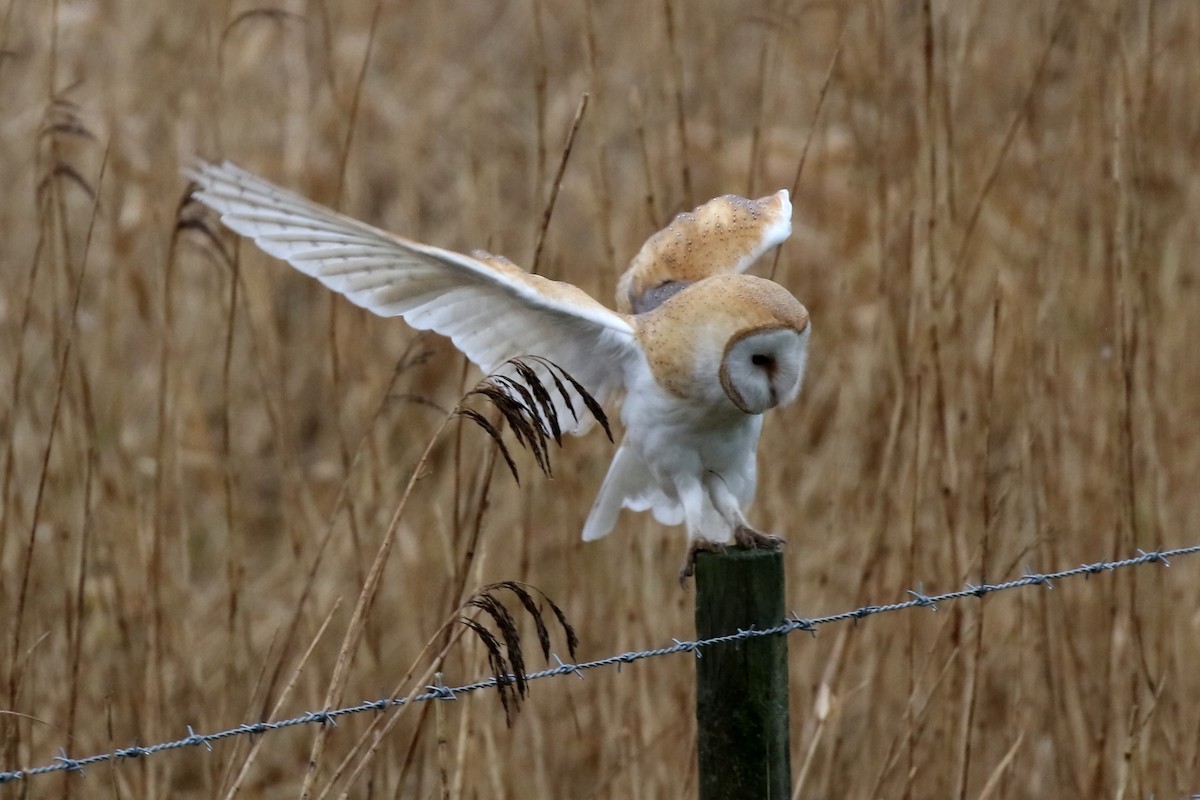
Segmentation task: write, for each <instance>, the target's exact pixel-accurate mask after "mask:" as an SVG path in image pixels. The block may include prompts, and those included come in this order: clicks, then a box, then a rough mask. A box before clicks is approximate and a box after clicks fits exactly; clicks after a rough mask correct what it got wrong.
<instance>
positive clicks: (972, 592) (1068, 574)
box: [0, 544, 1200, 798]
mask: <svg viewBox="0 0 1200 800" xmlns="http://www.w3.org/2000/svg"><path fill="white" fill-rule="evenodd" d="M1137 552H1138V555H1136V556H1133V557H1131V558H1126V559H1121V560H1119V561H1097V562H1095V563H1092V564H1081V565H1080V566H1078V567H1073V568H1071V569H1065V570H1061V571H1059V572H1048V573H1035V572H1032V571H1031V570H1030V569H1029V567H1028V566H1027V567H1026V569H1025V574H1024V575H1022V576H1021V577H1020V578H1015V579H1013V580H1011V581H1005V582H1003V583H996V584H988V583H983V584H979V585H974V584H972V583H970V582H968V583H966V584H964V588H962V589H959V590H956V591H953V592H945V593H943V594H937V595H928V594H925V591H924V586H923V584H918V585H917V588H916V589H910V590H908V592H907V593H908V594H909V595H911V596H912V599H911V600H905V601H903V602H900V603H892V604H890V605H866V606H862V607H861V608H856V609H853V610H851V611H842V612H839V613H837V614H829V615H827V616H824V617H800V616H799V615H797V614H795V613H793V614H792V616H791V617H790V618H788V619H785V620H784V621H782V622H781V623H780V624H779V625H775V626H774V627H770V628H755V627H753V626H752V627H750V628H749V629H746V630H741V629H739V630H738V631H737V632H735V633H729V634H725V635H723V636H713V637H711V638H708V639H698V640H695V641H681V640H679V639H672V640H671V641H672V642H674V644H672V645H671V646H670V647H660V648H656V649H651V650H635V651H630V652H628V653H621V654H619V655H614V656H608V657H607V658H601V659H597V660H595V661H585V662H580V663H577V664H564V663H563V661H562V659H561V658H559V657H558V656H557V655H555V656H554V660H555V661H557V662H558V665H557V666H555V667H550V668H548V669H544V670H542V671H540V672H531V673H528V674H527V675H526V676H525V679H526V680H527V681H534V680H541V679H543V678H554V677H559V676H562V675H576V676H577V677H579V678H581V679H582V678H583V673H584V672H585V671H586V670H590V669H598V668H600V667H609V666H615V667H616V668H617V671H618V672H620V670H621V667H622V666H623V665H625V664H632V663H634V662H636V661H641V660H643V659H647V658H656V657H658V656H665V655H671V654H673V653H694V654H695V656H696V658H700V657H701V656H702V652H701V651H702V650H703V649H704V648H705V647H711V646H713V645H717V644H726V643H729V642H735V641H740V640H743V639H755V638H759V637H763V636H782V635H787V634H790V633H793V632H795V631H804V632H807V633H809V634H811V635H813V636H816V633H817V629H818V628H819V627H821V626H822V625H831V624H833V623H837V622H846V621H852V622H855V623H857V622H858V621H860V620H862V619H864V618H866V617H870V616H874V615H875V614H884V613H889V612H893V611H903V610H905V609H910V608H930V609H931V610H933V611H936V610H937V604H938V603H946V602H952V601H955V600H962V599H965V598H968V597H975V598H979V599H982V598H983V597H984V596H986V595H989V594H994V593H995V592H1002V591H1007V590H1009V589H1017V588H1021V587H1024V586H1045V587H1046V588H1050V589H1052V588H1054V587H1053V583H1054V581H1059V580H1063V579H1066V578H1072V577H1075V576H1078V575H1083V576H1084V577H1088V576H1091V575H1096V574H1099V573H1101V572H1112V571H1113V570H1117V569H1124V568H1125V567H1133V566H1138V565H1140V564H1161V565H1162V566H1164V567H1170V566H1171V562H1170V559H1171V558H1176V557H1179V556H1187V555H1193V554H1195V553H1198V552H1200V544H1196V545H1191V546H1189V547H1179V548H1176V549H1173V550H1153V551H1146V550H1142V549H1139V550H1138V551H1137ZM436 680H437V683H436V684H435V685H433V686H427V687H425V688H426V691H425V692H424V693H423V694H418V695H411V696H405V697H384V698H381V699H379V700H364V701H363V702H361V703H359V704H358V705H354V706H347V707H345V708H336V709H324V710H320V711H307V712H305V713H303V714H300V715H298V716H295V717H292V718H290V719H283V720H278V721H275V722H253V723H243V724H241V725H238V726H236V727H234V728H229V729H228V730H223V731H218V732H216V733H207V734H198V733H196V732H195V731H194V730H193V729H192V726H191V725H188V726H187V731H188V735H187V736H186V737H184V738H182V739H176V740H174V741H170V742H161V743H159V744H155V745H151V746H149V747H143V746H141V745H137V744H135V745H133V746H132V747H126V748H118V749H116V750H113V751H111V752H108V753H99V754H97V755H93V756H88V757H87V758H78V759H76V758H71V757H70V756H69V755H67V752H66V750H65V749H63V748H60V749H59V755H57V756H54V758H53V759H52V761H53V763H50V764H45V765H42V766H38V767H30V768H27V769H17V770H11V771H8V772H0V785H3V784H5V783H9V782H12V781H21V780H28V779H29V778H33V777H37V776H38V775H45V774H48V773H51V772H78V773H79V774H80V775H83V774H84V767H88V766H92V765H94V764H103V763H107V762H116V763H119V762H121V761H124V760H125V759H130V758H143V757H147V756H151V755H154V754H156V753H161V752H163V751H164V750H180V749H183V748H187V747H201V746H203V747H205V748H206V749H208V750H210V751H211V750H212V749H213V748H212V743H213V742H217V741H221V740H222V739H228V738H231V737H234V736H254V735H258V734H263V733H268V732H271V731H277V730H282V729H284V728H292V727H296V726H299V725H312V724H318V725H332V726H334V727H336V726H337V718H338V717H344V716H348V715H351V714H361V713H363V712H365V711H377V712H382V711H385V710H387V709H389V708H398V707H400V706H403V705H408V704H411V703H421V702H426V701H429V700H457V699H458V696H459V695H463V694H469V693H471V692H477V691H480V690H481V689H491V688H494V687H495V686H496V685H497V683H499V682H501V681H505V680H508V681H512V680H514V676H513V675H511V674H510V675H504V676H492V677H490V678H486V679H483V680H478V681H475V682H474V683H467V684H464V685H462V686H454V687H449V686H446V685H445V683H444V682H443V681H442V676H441V674H440V673H439V674H438V676H437V678H436ZM1197 797H1198V798H1200V795H1198V796H1197Z"/></svg>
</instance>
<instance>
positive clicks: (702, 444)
mask: <svg viewBox="0 0 1200 800" xmlns="http://www.w3.org/2000/svg"><path fill="white" fill-rule="evenodd" d="M190 176H191V177H192V179H193V180H195V181H196V183H197V184H198V186H199V188H198V189H197V190H196V192H195V197H196V198H197V199H199V200H200V201H201V202H203V203H204V204H206V205H208V206H209V207H211V208H212V209H214V210H215V211H216V212H218V213H219V214H220V215H221V219H222V221H223V222H224V223H225V224H226V225H227V226H229V227H230V228H232V229H233V230H234V231H236V232H238V233H240V234H242V235H244V236H247V237H250V238H251V239H253V240H254V242H255V243H256V244H257V245H258V246H259V247H260V248H262V249H263V250H264V251H266V252H267V253H269V254H270V255H273V256H275V257H277V258H280V259H283V260H285V261H287V262H288V263H290V264H291V265H292V266H293V267H295V268H296V269H298V270H300V271H301V272H303V273H305V274H307V275H310V276H312V277H314V278H316V279H318V280H319V281H321V283H323V284H325V285H326V286H327V287H329V288H330V289H333V290H334V291H335V292H339V293H340V294H343V295H345V296H346V297H347V299H349V300H350V301H351V302H353V303H355V304H356V305H359V306H361V307H363V308H366V309H368V310H369V311H372V312H374V313H376V314H379V315H381V316H385V317H391V316H400V317H403V318H404V319H405V321H406V322H408V324H409V325H411V326H412V327H414V328H417V329H420V330H429V329H431V330H433V331H435V332H437V333H440V334H441V335H443V336H446V337H448V338H449V339H450V340H451V341H452V342H453V343H454V345H455V346H456V347H457V348H458V349H459V350H461V351H462V352H463V353H464V354H465V355H466V356H467V358H469V359H470V360H471V361H472V362H474V363H475V364H476V365H478V366H479V367H480V369H482V370H483V371H484V372H485V373H491V372H494V371H496V370H504V369H505V368H506V365H507V364H508V362H509V360H510V359H512V358H515V357H518V356H526V355H532V356H540V357H542V358H545V359H548V360H549V361H551V362H553V363H554V364H557V365H558V366H560V367H562V368H563V369H565V370H566V371H567V372H569V373H570V374H571V375H572V376H573V377H574V378H575V379H576V380H578V381H579V382H580V383H581V384H582V385H583V386H584V387H585V388H586V389H587V390H588V391H589V392H591V393H592V395H593V396H594V397H595V398H596V399H597V400H599V401H600V402H602V403H603V402H606V401H611V400H612V399H613V398H614V396H616V395H618V394H621V393H623V394H624V401H623V403H622V407H621V421H622V423H623V424H624V427H625V438H624V440H623V441H622V442H621V445H620V447H619V448H618V450H617V453H616V456H615V457H614V458H613V462H612V465H611V467H610V468H609V470H608V475H607V477H605V479H604V482H603V484H602V485H601V487H600V492H599V495H598V496H597V498H596V501H595V504H594V505H593V506H592V509H591V513H590V514H589V515H588V518H587V521H586V523H585V524H584V526H583V538H584V539H585V540H588V541H591V540H595V539H599V538H600V537H602V536H605V535H606V534H608V533H609V532H610V531H611V530H612V528H613V527H614V525H615V523H616V520H617V516H618V513H619V512H620V510H621V509H622V508H623V507H624V508H629V509H632V510H634V511H646V510H649V511H651V512H652V513H653V515H654V517H655V519H657V520H658V521H659V522H660V523H662V524H665V525H678V524H680V523H683V524H684V525H685V526H686V529H687V535H688V541H689V544H690V549H689V558H688V560H687V562H686V563H685V567H684V571H683V573H682V574H681V577H686V575H687V574H690V569H691V565H692V563H693V559H694V557H695V553H696V551H697V550H698V549H720V548H721V547H723V546H724V544H725V543H728V542H729V541H730V540H733V541H735V542H737V543H738V544H740V545H742V546H746V547H777V546H778V545H779V544H780V543H781V541H782V540H781V539H779V538H778V537H774V536H769V535H766V534H763V533H759V532H758V531H756V530H754V529H753V528H752V527H751V526H750V525H749V524H748V523H747V521H746V518H745V516H744V513H743V509H745V508H746V506H747V505H748V504H749V503H750V501H751V500H752V499H753V496H754V486H755V477H756V463H755V460H756V451H757V448H758V439H759V433H760V431H761V430H762V419H763V418H762V414H763V412H764V411H766V410H768V409H770V408H774V407H776V406H782V405H785V404H787V403H790V402H791V401H792V400H794V399H795V397H796V395H797V393H798V391H799V389H800V383H801V380H802V379H803V376H804V368H805V362H806V358H807V350H808V338H809V332H810V325H809V320H808V311H807V310H806V309H805V308H804V306H803V305H801V304H800V302H799V301H798V300H797V299H796V298H795V297H794V296H792V294H791V293H790V292H788V291H787V290H786V289H784V288H783V287H782V286H780V285H779V284H777V283H774V282H772V281H769V280H766V279H764V278H759V277H754V276H752V275H746V274H744V271H745V270H746V269H747V268H748V267H749V266H750V265H751V264H752V263H753V262H754V261H755V260H756V259H758V258H759V257H760V256H761V255H763V254H764V253H765V252H767V251H768V250H769V249H771V248H772V247H775V246H776V245H778V244H780V243H781V242H783V241H784V240H785V239H786V238H787V237H788V236H789V235H790V234H791V229H792V206H791V202H790V200H789V199H788V193H787V191H786V190H783V191H779V192H777V193H775V194H773V195H770V196H768V197H764V198H762V199H759V200H747V199H745V198H741V197H735V196H733V195H726V196H724V197H719V198H717V199H715V200H711V201H709V202H708V203H705V204H704V205H702V206H700V207H699V208H697V209H695V210H694V211H693V212H691V213H682V214H679V215H678V216H677V217H676V218H675V219H674V221H673V222H672V223H671V224H670V225H669V226H668V227H667V228H666V229H664V230H662V231H660V232H659V233H657V234H655V235H654V236H653V237H651V238H650V240H649V241H647V242H646V244H645V245H643V247H642V248H641V250H640V251H639V252H638V253H637V255H636V256H635V257H634V259H633V261H632V262H631V264H630V266H629V268H628V270H627V271H626V272H625V273H624V275H623V276H622V277H621V279H620V281H619V283H618V289H617V310H616V311H613V310H611V309H609V308H607V307H606V306H604V305H603V304H601V303H599V302H598V301H596V300H594V299H593V298H592V297H591V296H589V295H588V294H587V293H585V292H584V291H583V290H581V289H579V288H578V287H576V286H573V285H571V284H568V283H562V282H559V281H553V280H549V279H546V278H543V277H540V276H538V275H533V274H530V273H528V272H526V271H525V270H523V269H521V268H520V267H518V266H516V265H515V264H513V263H511V262H510V261H508V260H507V259H504V258H501V257H497V256H490V255H488V254H486V253H477V254H475V255H473V256H467V255H462V254H459V253H455V252H451V251H449V250H443V249H441V248H437V247H432V246H430V245H425V244H419V243H417V242H414V241H409V240H408V239H403V238H400V237H399V236H394V235H392V234H390V233H386V232H384V231H382V230H379V229H377V228H373V227H371V226H370V225H367V224H365V223H362V222H359V221H357V220H354V219H351V218H350V217H347V216H344V215H342V214H339V213H337V212H335V211H333V210H331V209H328V208H325V207H323V206H320V205H318V204H316V203H313V202H311V201H309V200H306V199H304V198H302V197H300V196H299V195H296V194H293V193H291V192H289V191H287V190H285V189H281V188H279V187H277V186H275V185H273V184H271V183H269V182H267V181H266V180H263V179H262V178H259V177H256V176H254V175H252V174H250V173H249V172H246V171H244V170H242V169H240V168H239V167H237V166H235V165H233V164H230V163H228V162H226V163H224V164H221V165H215V164H200V165H199V166H198V167H197V168H196V169H195V170H194V171H193V172H191V173H190ZM510 368H511V367H510ZM543 368H544V367H543ZM556 400H557V398H556ZM559 410H560V411H562V412H563V413H562V414H560V419H561V420H562V421H563V423H564V425H563V427H564V429H567V430H570V431H571V432H573V433H581V432H583V430H584V429H585V428H586V427H587V421H586V417H585V416H584V415H580V417H579V418H578V419H575V418H574V416H573V415H572V414H571V413H570V412H569V411H568V410H567V409H566V408H565V406H564V407H563V408H560V409H559Z"/></svg>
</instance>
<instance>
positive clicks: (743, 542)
mask: <svg viewBox="0 0 1200 800" xmlns="http://www.w3.org/2000/svg"><path fill="white" fill-rule="evenodd" d="M733 541H734V542H735V543H736V544H737V546H738V547H741V548H744V549H746V550H779V549H780V548H781V547H783V546H784V545H785V544H787V542H786V541H785V540H784V538H783V537H782V536H772V535H771V534H769V533H763V532H762V531H756V530H754V528H750V527H748V526H746V525H739V526H738V528H737V530H735V531H734V532H733Z"/></svg>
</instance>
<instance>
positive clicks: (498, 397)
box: [456, 356, 612, 484]
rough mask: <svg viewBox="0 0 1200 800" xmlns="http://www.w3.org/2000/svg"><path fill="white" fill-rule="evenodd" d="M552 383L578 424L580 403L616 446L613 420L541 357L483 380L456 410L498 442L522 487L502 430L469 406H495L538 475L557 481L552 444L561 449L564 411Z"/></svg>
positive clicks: (565, 374)
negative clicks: (479, 400)
mask: <svg viewBox="0 0 1200 800" xmlns="http://www.w3.org/2000/svg"><path fill="white" fill-rule="evenodd" d="M538 367H540V369H539V368H538ZM547 383H549V384H552V386H553V390H554V391H555V392H556V393H557V394H558V396H559V397H560V398H562V404H563V406H565V407H566V409H567V410H568V411H570V412H571V415H572V416H573V417H574V419H575V421H576V422H578V421H579V411H577V410H576V401H578V402H579V403H582V405H583V407H584V408H585V409H586V410H587V413H589V414H591V415H592V417H593V418H595V420H596V421H597V422H599V423H600V427H602V428H603V429H604V432H605V434H607V435H608V439H609V441H612V429H611V428H610V427H609V424H608V417H607V416H606V415H605V413H604V409H603V408H601V406H600V403H598V402H597V401H596V398H594V397H592V395H591V394H589V393H588V390H587V389H585V388H584V387H583V385H582V384H580V383H579V381H577V380H575V379H574V378H573V377H571V375H570V373H568V372H567V371H566V370H565V369H563V368H562V367H560V366H558V365H557V364H555V363H554V362H553V361H550V360H549V359H545V358H541V357H540V356H523V357H521V358H514V359H511V360H509V361H507V362H506V363H505V365H504V367H503V368H502V369H501V371H498V372H496V373H493V374H492V375H489V376H488V377H486V378H484V380H483V382H482V383H480V384H479V385H478V386H477V387H475V388H474V389H472V390H471V391H470V392H468V393H467V395H466V397H464V398H463V400H462V402H461V403H459V406H458V409H457V410H456V413H457V414H458V415H459V416H461V417H465V418H466V419H469V420H471V421H472V422H474V423H475V424H476V425H478V426H479V427H480V428H482V429H483V431H484V433H486V434H487V435H488V436H490V437H491V438H492V440H493V441H494V442H496V446H497V447H498V448H499V450H500V455H501V456H502V457H503V458H504V463H505V464H506V465H507V466H508V471H509V472H511V473H512V476H513V480H515V481H516V482H517V483H518V484H520V483H521V476H520V474H519V472H518V471H517V465H516V462H515V461H514V460H513V457H512V453H511V452H510V451H509V449H508V447H507V445H505V443H504V437H503V434H502V431H501V428H502V426H499V425H496V424H494V423H492V422H491V421H490V420H489V419H488V418H487V417H485V416H484V415H483V414H482V413H480V412H479V411H477V410H475V409H473V408H470V407H469V406H468V405H467V404H468V403H469V402H470V400H471V399H472V398H477V397H479V398H483V399H484V400H485V401H487V402H488V403H491V404H492V405H493V406H495V408H496V410H497V411H499V412H500V416H501V418H502V419H503V420H504V422H505V423H506V424H507V425H508V427H509V428H510V429H511V430H512V433H513V436H514V437H515V438H516V440H517V443H518V444H519V445H521V447H523V448H525V449H526V450H528V451H529V452H530V453H532V454H533V460H534V462H535V463H536V464H537V465H538V469H540V470H541V471H542V472H543V473H545V474H546V475H547V476H552V475H553V474H554V473H553V470H552V469H551V465H550V442H551V441H553V442H554V443H555V444H556V445H558V446H560V447H561V446H562V431H563V425H562V421H561V420H560V419H559V406H558V405H557V404H556V403H555V402H554V396H553V395H551V393H550V392H551V389H550V387H548V386H547Z"/></svg>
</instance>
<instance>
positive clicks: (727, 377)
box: [721, 325, 811, 414]
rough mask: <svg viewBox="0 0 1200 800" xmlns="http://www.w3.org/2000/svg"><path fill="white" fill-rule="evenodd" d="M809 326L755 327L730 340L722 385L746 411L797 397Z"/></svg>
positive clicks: (724, 363)
mask: <svg viewBox="0 0 1200 800" xmlns="http://www.w3.org/2000/svg"><path fill="white" fill-rule="evenodd" d="M810 327H811V326H807V325H806V326H805V327H804V330H802V331H796V330H794V329H792V328H768V329H765V330H758V331H752V332H749V333H746V334H743V335H742V336H739V337H737V338H735V339H733V341H731V342H730V343H729V345H728V346H727V347H726V348H725V358H724V360H723V361H722V362H721V387H722V388H723V389H724V390H725V394H727V395H728V396H729V399H730V400H732V401H733V404H734V405H735V406H737V407H738V408H739V409H740V410H742V411H744V412H745V413H747V414H761V413H762V412H764V411H766V410H767V409H768V408H774V407H775V406H780V405H786V404H788V403H790V402H792V401H793V400H795V399H796V394H797V393H799V391H800V382H801V380H802V379H803V378H804V363H805V361H806V359H807V356H808V332H809V328H810Z"/></svg>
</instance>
